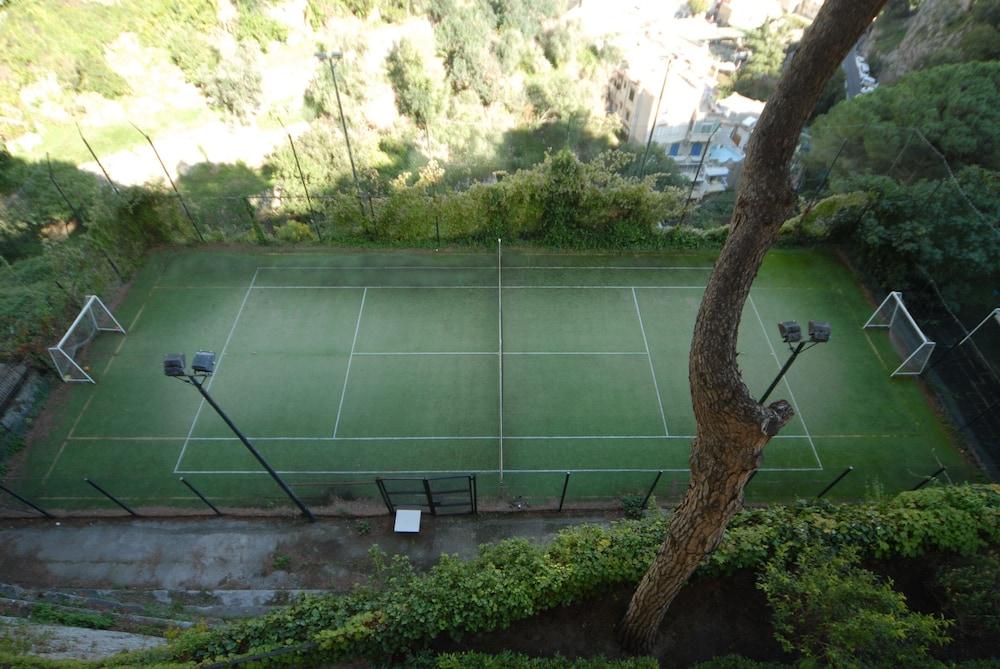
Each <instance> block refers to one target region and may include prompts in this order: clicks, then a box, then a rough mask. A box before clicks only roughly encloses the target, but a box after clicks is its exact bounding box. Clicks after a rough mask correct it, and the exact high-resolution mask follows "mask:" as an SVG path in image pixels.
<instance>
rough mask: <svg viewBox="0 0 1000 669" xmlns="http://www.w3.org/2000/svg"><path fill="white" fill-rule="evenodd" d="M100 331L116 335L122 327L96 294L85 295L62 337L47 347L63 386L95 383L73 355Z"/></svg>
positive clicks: (122, 330) (122, 329)
mask: <svg viewBox="0 0 1000 669" xmlns="http://www.w3.org/2000/svg"><path fill="white" fill-rule="evenodd" d="M101 332H120V333H122V334H125V328H123V327H122V326H121V323H119V322H118V320H117V319H116V318H115V317H114V315H113V314H112V313H111V310H110V309H108V307H107V306H106V305H105V304H104V302H102V301H101V298H99V297H98V296H97V295H88V296H87V299H86V301H85V302H84V304H83V308H82V309H80V313H79V314H77V316H76V318H75V319H74V320H73V323H72V324H71V325H70V326H69V328H68V329H67V330H66V334H64V335H63V337H62V339H60V340H59V343H58V344H56V345H55V346H50V347H49V357H51V358H52V364H53V365H55V368H56V370H57V371H58V372H59V376H61V377H62V380H63V381H66V382H67V383H95V381H94V379H93V377H91V376H90V374H88V373H87V370H86V369H84V367H83V366H82V365H81V364H80V363H79V361H78V360H77V354H78V353H79V352H80V349H82V348H83V347H84V346H86V345H87V344H89V343H90V342H91V341H93V339H94V338H95V337H96V336H97V335H98V334H100V333H101Z"/></svg>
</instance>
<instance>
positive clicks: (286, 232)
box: [274, 221, 316, 244]
mask: <svg viewBox="0 0 1000 669" xmlns="http://www.w3.org/2000/svg"><path fill="white" fill-rule="evenodd" d="M274 235H275V236H276V237H277V238H278V239H279V240H281V241H283V242H287V243H289V244H300V243H302V242H314V241H316V233H314V232H313V231H312V229H311V228H310V227H309V226H308V225H306V224H305V223H301V222H299V221H288V222H287V223H285V224H284V225H279V226H278V227H277V228H275V229H274Z"/></svg>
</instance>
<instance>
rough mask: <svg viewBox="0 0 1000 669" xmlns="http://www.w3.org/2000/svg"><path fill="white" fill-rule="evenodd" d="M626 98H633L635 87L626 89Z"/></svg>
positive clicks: (630, 99)
mask: <svg viewBox="0 0 1000 669" xmlns="http://www.w3.org/2000/svg"><path fill="white" fill-rule="evenodd" d="M628 99H629V101H630V102H631V101H632V100H635V89H634V88H630V89H628Z"/></svg>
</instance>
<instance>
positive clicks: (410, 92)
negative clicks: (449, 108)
mask: <svg viewBox="0 0 1000 669" xmlns="http://www.w3.org/2000/svg"><path fill="white" fill-rule="evenodd" d="M386 67H387V69H388V74H389V83H391V84H392V90H393V91H395V93H396V107H397V108H398V109H399V112H400V113H401V114H405V115H406V116H409V117H410V118H412V119H413V122H414V123H416V124H417V125H418V126H420V127H421V128H426V127H427V124H428V123H430V122H431V121H433V120H434V119H435V118H436V117H437V116H438V115H439V114H440V113H441V111H442V110H443V107H444V97H443V96H442V94H441V90H440V89H439V88H438V87H437V85H436V84H435V82H434V80H433V79H431V78H430V77H429V76H428V75H427V71H426V69H425V68H424V60H423V58H421V57H420V52H419V51H417V50H416V48H414V46H413V45H412V44H411V43H410V42H409V40H405V39H404V40H401V41H400V42H399V44H397V45H396V46H395V47H393V49H392V51H390V52H389V55H388V56H387V57H386Z"/></svg>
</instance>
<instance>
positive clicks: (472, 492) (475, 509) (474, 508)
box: [469, 474, 479, 516]
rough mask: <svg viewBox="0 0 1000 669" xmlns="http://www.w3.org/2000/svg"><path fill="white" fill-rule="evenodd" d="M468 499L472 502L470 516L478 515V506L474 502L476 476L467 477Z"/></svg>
mask: <svg viewBox="0 0 1000 669" xmlns="http://www.w3.org/2000/svg"><path fill="white" fill-rule="evenodd" d="M469 499H470V500H471V501H472V515H474V516H477V515H479V505H478V503H477V502H476V475H475V474H471V475H470V476H469Z"/></svg>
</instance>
